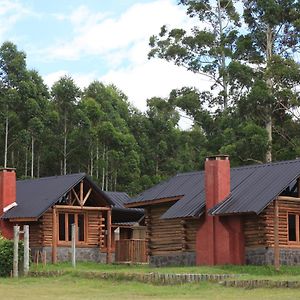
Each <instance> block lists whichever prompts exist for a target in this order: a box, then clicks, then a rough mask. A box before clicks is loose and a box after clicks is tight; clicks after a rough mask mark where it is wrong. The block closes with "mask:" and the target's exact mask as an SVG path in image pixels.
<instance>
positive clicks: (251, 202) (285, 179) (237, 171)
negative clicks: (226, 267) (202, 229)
mask: <svg viewBox="0 0 300 300" xmlns="http://www.w3.org/2000/svg"><path fill="white" fill-rule="evenodd" d="M230 171H231V175H230V176H231V178H230V179H231V180H230V185H231V193H230V195H229V197H227V198H226V199H224V200H223V201H222V202H221V203H220V204H218V205H217V206H216V207H214V208H213V209H211V210H210V213H211V214H213V215H220V214H233V213H256V214H259V213H260V212H261V211H262V210H263V209H264V208H265V207H266V206H267V205H268V204H269V203H270V202H271V201H273V200H274V199H275V198H276V197H277V196H278V195H279V194H280V193H282V191H283V190H285V189H286V188H287V187H288V186H289V185H290V184H291V183H292V182H293V181H294V180H295V179H296V178H297V177H299V176H300V160H291V161H283V162H277V163H269V164H261V165H252V166H245V167H238V168H231V170H230ZM176 196H181V198H180V200H178V201H177V202H176V203H175V204H173V205H172V206H171V207H170V208H169V209H168V210H167V211H166V212H165V213H164V214H163V215H162V217H161V218H162V219H171V218H184V217H199V216H200V215H201V214H202V213H203V212H204V208H205V190H204V171H199V172H190V173H182V174H178V175H176V176H174V177H172V178H170V179H169V180H167V181H164V182H162V183H160V184H158V185H156V186H154V187H152V188H151V189H149V190H146V191H145V192H143V193H142V194H140V195H139V196H137V197H135V198H133V199H131V200H130V201H129V203H130V206H131V207H132V205H135V206H136V207H138V206H144V205H148V204H151V201H153V200H157V199H160V198H171V197H176Z"/></svg>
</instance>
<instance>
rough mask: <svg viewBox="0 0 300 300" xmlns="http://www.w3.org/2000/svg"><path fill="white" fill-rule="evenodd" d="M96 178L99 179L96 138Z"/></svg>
mask: <svg viewBox="0 0 300 300" xmlns="http://www.w3.org/2000/svg"><path fill="white" fill-rule="evenodd" d="M96 178H97V180H98V179H99V144H98V139H97V148H96Z"/></svg>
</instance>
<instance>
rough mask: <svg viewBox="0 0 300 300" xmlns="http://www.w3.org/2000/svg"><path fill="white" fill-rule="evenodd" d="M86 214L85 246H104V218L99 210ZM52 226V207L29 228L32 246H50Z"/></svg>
mask: <svg viewBox="0 0 300 300" xmlns="http://www.w3.org/2000/svg"><path fill="white" fill-rule="evenodd" d="M86 214H87V224H88V228H87V230H86V234H87V239H86V240H87V243H85V246H87V247H101V248H102V247H103V246H104V233H105V225H104V218H103V217H102V213H101V212H99V211H95V212H94V211H89V212H87V213H86ZM52 228H53V220H52V209H49V210H48V211H47V212H46V213H44V215H43V216H42V217H41V219H40V222H36V224H35V225H34V227H33V229H32V230H30V233H31V231H32V232H33V236H34V243H35V244H34V246H40V247H41V246H43V247H47V246H48V247H51V246H52ZM36 231H37V232H38V234H37V233H36Z"/></svg>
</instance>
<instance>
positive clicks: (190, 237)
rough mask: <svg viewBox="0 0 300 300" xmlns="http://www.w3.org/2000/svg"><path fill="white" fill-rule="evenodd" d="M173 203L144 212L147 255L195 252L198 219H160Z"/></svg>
mask: <svg viewBox="0 0 300 300" xmlns="http://www.w3.org/2000/svg"><path fill="white" fill-rule="evenodd" d="M172 204H173V203H171V204H170V203H164V204H158V205H155V206H152V207H150V206H149V207H148V208H146V210H145V221H146V226H147V234H146V241H147V245H148V254H149V255H152V256H155V255H172V254H178V253H182V252H189V251H195V245H196V231H197V228H198V226H199V224H200V221H199V219H186V220H185V219H168V220H162V219H160V217H161V216H162V215H163V214H164V213H165V212H166V211H167V210H168V209H169V208H170V207H171V205H172Z"/></svg>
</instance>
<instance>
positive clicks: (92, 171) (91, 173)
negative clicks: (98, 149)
mask: <svg viewBox="0 0 300 300" xmlns="http://www.w3.org/2000/svg"><path fill="white" fill-rule="evenodd" d="M93 156H94V154H93V149H91V153H90V157H91V162H90V164H91V170H90V175H91V176H92V177H93V173H94V159H93Z"/></svg>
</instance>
